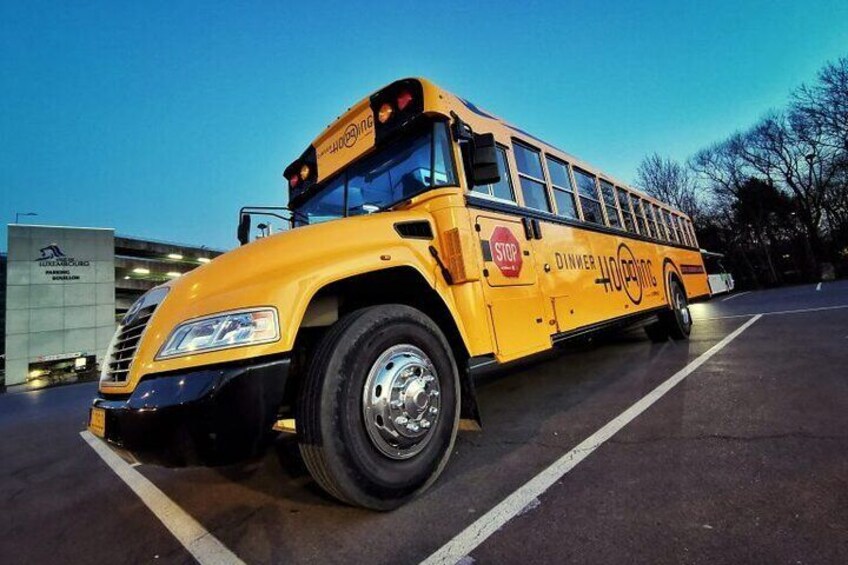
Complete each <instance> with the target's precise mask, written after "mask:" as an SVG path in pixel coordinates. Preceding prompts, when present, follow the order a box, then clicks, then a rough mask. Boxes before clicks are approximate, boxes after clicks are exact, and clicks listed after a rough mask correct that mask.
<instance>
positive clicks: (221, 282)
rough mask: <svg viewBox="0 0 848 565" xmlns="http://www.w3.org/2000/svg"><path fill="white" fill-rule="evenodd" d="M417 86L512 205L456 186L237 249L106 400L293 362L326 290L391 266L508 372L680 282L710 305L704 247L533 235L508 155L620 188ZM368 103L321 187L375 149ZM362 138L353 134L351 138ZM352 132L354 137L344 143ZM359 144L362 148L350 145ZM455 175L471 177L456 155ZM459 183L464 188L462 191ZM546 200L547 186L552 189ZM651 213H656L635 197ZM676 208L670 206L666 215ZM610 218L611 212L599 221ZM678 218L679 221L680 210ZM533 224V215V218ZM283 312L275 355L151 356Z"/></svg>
mask: <svg viewBox="0 0 848 565" xmlns="http://www.w3.org/2000/svg"><path fill="white" fill-rule="evenodd" d="M418 80H420V81H421V84H422V88H423V92H424V112H425V113H428V114H431V115H440V116H443V117H445V118H450V117H452V116H453V115H457V116H459V117H460V118H461V119H462V120H463V121H465V122H466V123H468V124H469V125H470V126H471V127H472V128H473V129H474V131H475V132H478V133H493V134H494V136H495V139H496V141H497V142H498V143H499V144H500V145H502V146H503V147H504V148H506V149H507V150H508V151H507V160H508V165H509V171H510V173H509V175H510V181H511V183H512V186H513V187H514V191H515V194H516V202H515V203H514V204H511V205H509V206H507V207H506V208H504V205H503V204H504V203H503V202H502V201H501V202H499V203H498V202H494V203H493V204H494V205H491V206H490V205H487V204H486V202H485V201H480V200H479V198H477V200H475V202H476V204H475V203H472V202H471V200H472V196H473V195H476V194H477V193H474V192H468V191H465V190H463V188H461V187H452V188H441V189H436V190H431V191H429V192H426V193H424V194H422V195H419V196H416V197H414V198H412V199H411V200H410V201H408V202H405V203H402V204H401V205H399V206H398V207H397V208H396V209H395V210H393V211H387V212H381V213H378V214H373V215H368V216H356V217H349V218H344V219H340V220H334V221H329V222H325V223H321V224H317V225H312V226H304V227H300V228H297V229H294V230H292V231H288V232H283V233H280V234H277V235H274V236H271V237H268V238H265V239H261V240H258V241H255V242H253V243H251V244H249V245H245V246H243V247H240V248H237V249H235V250H233V251H231V252H229V253H226V254H224V255H222V256H220V257H218V258H216V259H215V260H214V261H212V262H211V263H209V264H207V265H204V266H202V267H200V268H198V269H196V270H194V271H191V272H190V273H188V274H186V275H184V276H183V277H180V278H179V279H177V280H174V281H172V282H170V283H168V285H167V286H168V287H169V292H168V295H167V297H166V298H165V300H164V301H163V303H162V304H161V305H160V306H159V307H158V309H157V310H156V311H155V313H154V314H153V316H152V318H151V320H150V322H149V323H148V326H147V329H146V330H145V333H144V335H143V337H142V339H141V340H140V343H139V346H138V349H137V351H136V354H135V356H134V360H133V362H132V365H131V368H130V373H129V376H128V381H127V382H126V383H125V384H122V385H110V384H108V383H103V384H101V390H103V391H104V392H108V393H116V394H121V393H129V392H132V390H134V389H135V387H136V385H137V383H138V381H139V380H140V379H141V378H142V377H143V376H144V375H148V374H153V373H163V372H170V371H183V370H186V369H191V368H195V367H204V366H208V365H216V364H220V363H226V362H232V361H241V360H247V359H251V358H255V357H261V356H266V355H273V354H280V353H286V352H289V351H291V350H292V348H293V346H294V342H295V338H296V336H297V332H298V330H299V328H300V324H301V321H302V320H303V317H304V313H305V311H306V308H307V307H308V305H309V303H310V301H311V299H312V297H313V296H315V294H316V293H317V292H318V291H319V290H320V289H322V288H323V287H325V286H326V285H328V284H331V283H333V282H335V281H340V280H343V279H346V278H349V277H353V276H356V275H360V274H364V273H369V272H373V271H379V270H383V269H389V268H395V267H407V268H411V269H414V270H415V271H416V272H417V273H419V274H420V276H421V277H422V279H423V280H424V281H426V283H427V284H428V285H429V286H430V287H431V288H432V289H433V290H434V291H435V292H436V293H438V295H439V296H440V297H441V299H442V301H443V302H444V304H445V307H446V308H447V310H448V312H449V313H450V315H451V316H452V317H453V319H454V321H455V323H456V326H457V329H458V331H459V334H460V337H461V338H462V340H463V342H464V344H465V347H466V350H467V352H468V354H469V355H471V356H476V355H486V354H492V355H494V356H495V357H496V359H497V360H498V361H501V362H506V361H511V360H514V359H519V358H521V357H525V356H527V355H530V354H533V353H536V352H539V351H543V350H546V349H549V348H551V347H552V344H553V341H554V340H555V339H556V338H558V337H562V336H567V335H569V334H570V333H572V332H577V331H580V330H581V329H586V328H592V327H593V326H596V325H598V324H600V323H603V322H606V321H610V320H614V319H617V318H622V317H626V316H629V315H630V314H635V313H644V312H646V311H651V310H654V309H657V310H659V309H660V308H663V307H664V306H665V305H666V304H667V302H668V298H667V293H668V281H669V277H670V276H671V275H672V274H674V275H675V276H677V277H678V278H679V279H680V280H681V281H682V282H683V284H684V286H685V290H686V293H687V295H688V296H689V297H690V298H695V297H700V296H708V295H709V287H708V284H707V276H706V274H705V272H704V269H703V260H702V258H701V256H700V253H699V252H698V250H697V249H695V248H692V247H688V248H687V247H685V246H678V245H670V244H665V243H663V242H659V241H646V240H645V239H644V238H640V236H639V235H637V234H627V233H625V232H621V231H618V232H616V231H614V230H610V229H609V228H600V229H599V228H597V227H594V226H590V225H586V224H583V223H581V222H579V221H578V222H572V223H571V224H570V225H567V222H562V221H559V220H558V219H557V218H556V216H555V211H554V212H553V213H552V214H550V215H549V217H542V218H541V219H539V225H540V229H541V234H540V235H541V238H535V237H527V234H526V233H525V226H524V221H525V218H526V217H527V216H528V214H530V212H529V211H527V210H526V209H525V208H523V207H522V206H523V204H524V202H523V197H522V195H521V190H520V188H519V187H520V181H519V176H518V173H517V170H516V166H515V162H514V159H513V157H512V151H511V150H510V149H511V147H512V143H513V140H514V139H520V140H521V141H522V143H525V144H527V145H529V146H531V147H534V148H536V149H538V150H540V151H541V152H542V153H543V154H547V155H551V156H554V157H556V158H558V159H561V160H564V161H566V162H568V163H570V164H572V165H574V166H577V167H580V168H582V169H584V170H586V171H589V172H592V173H593V174H595V175H596V176H597V177H598V178H599V179H605V180H608V181H609V182H611V183H613V184H614V185H615V186H618V187H624V188H626V189H627V190H629V191H631V192H636V191H633V189H632V188H630V187H629V186H627V185H626V184H624V183H621V182H618V181H616V180H615V179H613V178H612V177H610V176H609V175H605V174H604V173H602V172H600V171H598V170H597V169H595V168H593V167H591V166H590V165H588V164H586V163H584V162H582V161H580V160H579V159H577V158H575V157H573V156H571V155H569V154H567V153H565V152H563V151H561V150H559V149H557V148H555V147H553V146H550V145H548V144H545V143H544V142H542V141H540V140H538V139H536V138H534V137H532V136H530V135H529V134H526V133H525V132H523V131H522V130H520V129H517V128H515V127H514V126H511V125H509V124H508V123H506V122H504V121H503V120H500V119H499V118H497V117H495V116H493V115H491V114H488V113H487V112H485V111H482V110H480V109H478V108H476V107H475V106H473V105H472V104H470V103H469V102H467V101H465V100H463V99H461V98H459V97H457V96H455V95H453V94H451V93H449V92H447V91H444V90H442V89H440V88H438V87H436V86H435V85H433V84H432V83H430V82H428V81H426V80H424V79H418ZM373 120H374V116H373V112H372V111H371V109H370V105H369V99H368V98H365V99H363V100H361V101H360V102H358V103H357V104H354V105H353V106H352V107H351V109H350V110H349V111H348V112H346V113H345V114H344V115H342V116H341V117H340V118H339V119H337V120H336V121H335V122H334V123H333V124H331V125H330V126H329V127H328V128H327V130H325V131H324V132H323V133H322V134H321V135H320V136H319V137H318V138H317V139H316V140H315V141H314V143H313V144H312V146H313V147H315V150H316V157H317V164H318V179H319V181H320V180H323V179H326V178H327V177H328V176H331V175H332V174H334V173H336V172H337V171H339V170H341V169H342V168H344V167H345V166H347V165H349V164H350V163H351V162H352V161H353V160H355V159H357V158H359V157H361V156H363V155H365V154H367V153H368V152H369V151H370V150H372V149H373V148H374V140H375V135H374V124H373ZM351 128H354V129H355V130H356V131H355V132H354V129H351ZM346 132H347V133H346ZM354 133H355V137H356V139H355V140H353V139H352V137H351V136H354ZM452 151H453V156H454V163H455V164H456V167H457V175H458V177H459V178H460V179H464V178H465V173H464V171H463V167H462V159H461V155H460V151H459V148H458V146H457V145H456V144H453V148H452ZM462 184H465V183H464V181H463V182H462ZM548 190H550V188H549V187H548ZM638 196H639V197H640V198H643V199H644V200H645V201H646V202H650V203H655V204H658V205H659V204H661V203H659V201H657V200H655V199H653V198H650V197H648V196H646V195H643V194H641V193H638ZM664 207H665V208H668V207H667V206H664ZM604 213H606V212H604ZM675 214H677V215H679V216H681V217H684V218H685V216H684V215H682V214H680V213H679V212H676V211H675ZM531 216H532V215H531ZM410 220H426V221H428V222H430V224H431V225H432V228H433V232H434V239H433V240H432V241H429V240H423V239H404V238H401V237H400V236H399V234H398V233H397V231H396V230H395V229H394V224H395V223H397V222H403V221H410ZM499 228H500V230H499V233H500V234H501V235H503V233H504V232H503V230H504V229H506V230H509V232H510V233H512V236H513V237H514V238H515V241H517V244H518V250H519V254H520V258H521V266H520V269H517V268H515V266H513V268H512V270H511V271H510V270H503V269H502V267H499V266H498V264H497V263H496V262H495V261H494V260H493V257H491V256H487V255H486V253H485V250H486V248H487V246H488V249H489V251H490V252H491V250H492V245H491V243H492V242H491V241H490V238H492V236H493V234H494V232H495V230H497V229H499ZM430 245H433V246H434V247H436V248H437V250H438V252H439V255H440V257H441V258H442V259H443V261H444V263H445V264H446V265H447V266H448V267H449V270H450V272H451V274H452V275H453V277H454V279H455V281H454V283H455V284H448V283H447V282H446V280H445V278H444V276H443V274H442V273H441V270H440V268H439V267H438V265H437V264H436V262H435V260H434V259H433V257H432V256H431V254H430V251H429V249H428V247H429V246H430ZM263 306H265V307H273V308H275V309H276V311H277V313H278V318H279V322H280V338H279V340H277V341H275V342H273V343H266V344H261V345H253V346H244V347H236V348H231V349H223V350H219V351H210V352H204V353H198V354H192V355H186V356H181V357H175V358H170V359H164V360H156V355H157V353H158V352H159V350H160V349H161V347H162V346H163V345H164V343H165V341H166V340H167V338H168V336H169V335H170V334H171V333H172V332H173V331H174V329H175V328H176V327H177V326H179V325H180V324H182V323H184V322H186V321H189V320H192V319H195V318H199V317H203V316H209V315H213V314H216V313H221V312H227V311H232V310H239V309H245V308H255V307H263Z"/></svg>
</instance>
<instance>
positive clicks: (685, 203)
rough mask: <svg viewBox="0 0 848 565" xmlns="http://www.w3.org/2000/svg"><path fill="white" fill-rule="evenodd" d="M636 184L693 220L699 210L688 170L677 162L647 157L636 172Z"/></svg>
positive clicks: (658, 157)
mask: <svg viewBox="0 0 848 565" xmlns="http://www.w3.org/2000/svg"><path fill="white" fill-rule="evenodd" d="M636 183H637V184H638V185H639V186H641V187H642V188H643V189H644V190H645V191H646V192H647V193H648V194H650V195H651V196H653V197H655V198H658V199H659V200H662V201H663V202H668V203H669V204H671V205H672V206H674V207H676V208H677V209H679V210H682V211H683V212H685V213H686V214H688V215H689V216H690V217H692V218H694V217H696V216H697V215H698V213H699V210H700V202H699V200H698V197H697V194H696V192H695V183H694V182H693V179H692V177H691V175H690V174H689V170H688V169H687V168H686V167H685V166H684V165H682V164H680V163H678V162H677V161H675V160H673V159H670V158H668V157H661V156H660V155H658V154H657V153H654V154H652V155H648V156H647V157H645V158H644V159H642V162H641V163H640V164H639V168H638V169H637V170H636Z"/></svg>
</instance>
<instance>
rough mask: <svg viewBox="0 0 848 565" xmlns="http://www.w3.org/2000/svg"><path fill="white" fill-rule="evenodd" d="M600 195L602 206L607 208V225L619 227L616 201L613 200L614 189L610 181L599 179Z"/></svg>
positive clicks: (619, 220)
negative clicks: (602, 201)
mask: <svg viewBox="0 0 848 565" xmlns="http://www.w3.org/2000/svg"><path fill="white" fill-rule="evenodd" d="M601 196H602V197H603V199H604V206H605V207H606V210H607V220H609V225H610V226H611V227H614V228H618V229H621V219H620V216H619V215H618V203H617V202H616V200H615V189H614V188H613V187H612V185H611V184H610V183H608V182H607V181H605V180H603V179H601Z"/></svg>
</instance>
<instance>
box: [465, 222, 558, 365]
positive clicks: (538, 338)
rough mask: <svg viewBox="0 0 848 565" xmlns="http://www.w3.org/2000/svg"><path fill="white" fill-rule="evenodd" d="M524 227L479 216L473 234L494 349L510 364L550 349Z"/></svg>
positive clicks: (531, 255) (521, 224)
mask: <svg viewBox="0 0 848 565" xmlns="http://www.w3.org/2000/svg"><path fill="white" fill-rule="evenodd" d="M526 225H527V222H526V221H525V222H522V220H521V218H515V217H512V216H506V215H482V214H481V215H478V216H477V217H476V218H475V226H474V228H475V230H476V231H477V235H478V237H479V238H480V248H481V252H482V256H483V280H484V283H483V288H484V295H485V297H486V305H487V307H488V309H489V312H490V314H491V319H492V329H493V331H494V334H495V341H496V344H497V351H496V357H497V358H498V360H499V361H501V362H504V361H509V360H512V359H516V358H518V357H522V356H524V355H529V354H531V353H535V352H537V351H542V350H544V349H548V348H549V347H550V346H551V340H550V334H549V332H548V329H547V324H546V320H545V314H544V299H543V297H542V293H541V290H540V288H539V284H538V278H537V273H536V265H535V261H536V258H535V256H534V255H535V253H534V250H533V246H532V243H531V242H532V237H530V238H528V237H527V234H526V232H525V226H526Z"/></svg>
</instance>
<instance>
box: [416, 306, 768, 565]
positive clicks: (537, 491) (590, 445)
mask: <svg viewBox="0 0 848 565" xmlns="http://www.w3.org/2000/svg"><path fill="white" fill-rule="evenodd" d="M761 317H762V316H761V315H760V314H757V315H756V316H754V317H753V318H751V319H750V320H748V321H747V322H745V323H744V324H742V325H741V326H739V327H738V328H737V329H736V330H734V331H733V332H731V333H730V334H728V335H727V336H725V338H724V339H722V340H721V341H719V342H718V343H717V344H715V345H714V346H712V347H711V348H709V349H708V350H707V351H705V352H704V353H702V354H701V355H700V356H699V357H698V358H697V359H695V360H694V361H692V362H691V363H689V364H688V365H686V366H685V367H683V368H682V369H681V370H679V371H678V372H676V373H675V374H674V375H672V376H671V377H669V379H668V380H666V381H665V382H663V383H662V384H661V385H659V386H658V387H657V388H655V389H654V390H652V391H651V392H649V393H648V394H647V395H646V396H644V397H642V398H641V399H640V400H638V401H637V402H636V403H635V404H633V405H632V406H631V407H630V408H628V409H627V410H625V411H624V412H622V413H621V414H619V415H618V416H616V417H615V418H614V419H613V420H611V421H610V422H609V423H607V424H606V425H605V426H604V427H602V428H601V429H600V430H598V431H596V432H595V433H594V434H592V435H591V436H589V437H588V438H586V439H585V440H583V442H582V443H581V444H580V445H578V446H577V447H575V448H574V449H572V450H571V451H569V452H568V453H566V454H565V455H563V456H562V457H560V458H559V459H557V460H556V461H555V462H554V463H553V464H552V465H550V466H549V467H548V468H547V469H545V470H544V471H542V472H541V473H539V474H538V475H536V476H535V477H533V478H532V479H530V481H528V482H527V483H525V484H524V485H523V486H522V487H521V488H519V489H518V490H517V491H515V492H514V493H512V494H511V495H509V496H508V497H506V498H505V499H504V500H503V501H502V502H501V503H500V504H498V505H497V506H495V507H494V508H492V509H491V510H489V511H488V512H487V513H486V514H484V515H483V516H481V517H480V518H479V519H478V520H477V521H476V522H474V523H473V524H471V525H470V526H468V527H467V528H466V529H465V530H463V531H462V532H460V534H459V535H457V536H456V537H455V538H453V539H452V540H450V541H449V542H448V543H446V544H445V545H443V546H442V547H441V548H440V549H439V550H438V551H437V552H436V553H434V554H433V555H431V556H430V557H428V558H427V559H425V560H424V561H423V562H422V565H435V564H437V563H438V564H450V565H453V564H455V563H457V562H459V561H460V560H461V559H463V558H464V557H466V556H468V554H469V553H471V552H472V551H473V550H474V549H475V548H476V547H477V546H479V545H480V544H481V543H483V542H484V541H485V540H486V539H488V537H489V536H491V535H492V534H493V533H495V532H496V531H497V530H498V529H500V528H501V527H502V526H503V525H504V524H506V523H507V522H509V521H510V520H511V519H512V518H514V517H515V516H516V515H518V514H520V513H521V512H522V510H523V509H524V508H526V507H527V505H528V504H532V503H533V501H534V500H535V499H537V498H538V497H539V496H541V495H542V494H544V492H545V491H546V490H548V489H549V488H550V487H551V485H553V484H554V483H555V482H557V481H558V480H560V479H561V478H562V477H563V476H564V475H565V474H566V473H568V472H569V471H571V470H572V469H574V467H576V466H577V465H578V464H580V462H581V461H583V460H584V459H586V458H587V457H588V456H589V455H591V454H592V452H594V451H595V450H596V449H597V448H598V447H600V446H601V445H603V444H604V443H605V442H606V441H607V440H609V439H610V438H611V437H612V436H614V435H615V434H616V433H618V432H619V431H621V429H622V428H623V427H624V426H626V425H627V424H629V423H630V422H631V421H633V419H634V418H636V417H637V416H639V415H640V414H641V413H642V412H644V411H645V410H647V409H648V408H650V407H651V405H653V404H654V403H655V402H656V401H657V400H659V399H660V398H662V397H663V396H664V395H665V394H666V393H667V392H668V391H670V390H671V389H673V388H674V387H675V386H677V385H678V384H679V383H680V382H681V381H682V380H683V379H685V378H686V377H688V376H689V375H691V374H692V373H693V372H694V371H695V370H696V369H697V368H698V367H700V366H701V365H703V364H704V363H706V362H707V361H708V360H709V359H710V357H712V356H713V355H715V354H716V353H718V352H719V351H721V350H722V349H724V348H725V347H726V346H727V344H729V343H730V342H731V341H733V340H734V339H736V338H737V337H739V335H740V334H741V333H742V332H744V331H745V330H747V329H748V328H749V327H751V325H752V324H753V323H754V322H756V321H757V320H759V319H760V318H761Z"/></svg>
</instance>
